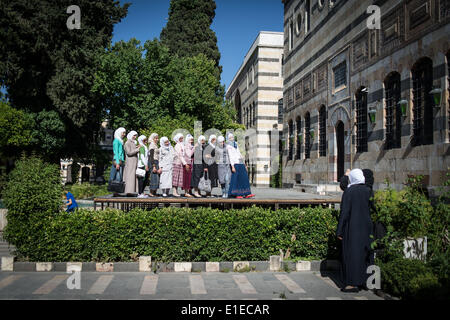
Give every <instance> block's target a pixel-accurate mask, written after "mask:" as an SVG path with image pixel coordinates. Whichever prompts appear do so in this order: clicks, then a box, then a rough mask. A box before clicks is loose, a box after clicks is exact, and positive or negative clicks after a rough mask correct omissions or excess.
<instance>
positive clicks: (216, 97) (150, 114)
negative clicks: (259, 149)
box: [93, 39, 239, 136]
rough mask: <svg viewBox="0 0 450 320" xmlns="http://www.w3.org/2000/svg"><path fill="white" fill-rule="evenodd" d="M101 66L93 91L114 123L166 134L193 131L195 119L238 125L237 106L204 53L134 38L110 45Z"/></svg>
mask: <svg viewBox="0 0 450 320" xmlns="http://www.w3.org/2000/svg"><path fill="white" fill-rule="evenodd" d="M100 66H101V67H100V69H99V71H98V72H97V74H96V80H95V83H94V87H93V91H94V92H96V93H98V94H99V95H100V96H101V98H102V104H103V106H104V108H105V110H107V112H108V117H109V119H110V120H111V125H112V127H113V128H117V127H120V126H122V127H125V128H126V129H127V130H136V131H138V130H144V131H149V130H153V129H154V128H158V129H159V130H160V131H159V132H158V133H159V134H160V136H162V135H163V132H164V133H167V134H170V133H172V131H173V130H174V129H178V128H183V129H186V130H189V131H190V129H191V128H193V127H194V122H195V121H202V126H203V128H216V129H219V130H224V129H228V128H230V129H236V128H237V127H239V126H238V125H236V124H234V123H233V119H234V112H235V111H234V109H233V108H232V107H231V105H230V104H229V103H225V102H224V99H223V97H224V88H223V86H221V85H220V82H219V80H218V79H217V78H216V77H215V76H214V72H215V66H214V62H213V61H212V60H209V59H208V58H207V57H206V56H205V55H203V54H199V55H197V56H193V57H179V56H173V55H171V54H170V53H169V49H168V48H167V47H165V46H164V45H162V44H161V43H160V42H159V41H158V40H156V39H155V40H153V41H147V42H146V43H145V44H144V46H141V44H140V42H139V41H138V40H136V39H131V40H130V41H128V42H123V41H121V42H118V43H116V44H115V45H114V46H112V47H111V48H109V49H108V50H107V51H106V52H105V53H104V54H103V56H102V57H101V59H100ZM160 124H162V126H161V125H160ZM167 124H170V125H167ZM179 125H183V127H180V126H179ZM175 126H178V127H176V128H175ZM169 129H170V130H169ZM191 132H192V131H191Z"/></svg>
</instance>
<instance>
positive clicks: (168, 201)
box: [94, 197, 341, 211]
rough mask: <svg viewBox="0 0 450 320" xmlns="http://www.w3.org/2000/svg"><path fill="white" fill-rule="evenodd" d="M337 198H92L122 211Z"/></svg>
mask: <svg viewBox="0 0 450 320" xmlns="http://www.w3.org/2000/svg"><path fill="white" fill-rule="evenodd" d="M340 202H341V201H340V200H339V199H301V200H300V199H256V198H252V199H227V198H184V197H181V198H172V197H171V198H163V197H156V198H148V199H138V198H134V197H129V198H120V197H105V198H95V199H94V210H97V208H98V209H101V210H104V209H105V208H115V209H120V210H124V211H130V210H132V209H134V208H141V209H148V210H151V209H153V208H163V207H169V206H173V207H185V208H192V207H194V208H195V207H210V208H221V209H235V208H245V207H251V206H258V207H263V208H272V209H274V210H277V209H280V208H291V207H298V208H302V207H308V206H311V207H317V206H322V207H331V208H335V207H336V204H340Z"/></svg>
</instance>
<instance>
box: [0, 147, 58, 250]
mask: <svg viewBox="0 0 450 320" xmlns="http://www.w3.org/2000/svg"><path fill="white" fill-rule="evenodd" d="M61 200H62V184H61V177H60V172H59V166H58V165H54V164H47V163H45V162H43V161H42V160H41V159H40V158H38V157H35V156H31V157H25V156H22V158H21V159H20V160H18V161H16V163H15V168H14V170H13V171H11V173H10V175H9V181H8V182H7V184H6V187H5V190H4V191H3V201H4V204H5V207H6V208H7V209H8V214H7V217H6V218H7V220H8V224H7V225H6V228H5V230H4V237H5V239H6V240H7V241H8V242H9V243H11V244H14V245H17V246H18V247H27V246H30V247H33V246H34V245H35V244H33V243H29V242H30V240H31V239H32V238H33V234H34V233H35V234H40V233H41V230H42V229H43V228H45V225H46V223H47V222H48V221H49V220H51V219H52V216H54V215H55V213H56V212H59V211H60V210H61V205H62V201H61Z"/></svg>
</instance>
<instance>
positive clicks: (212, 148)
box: [205, 135, 219, 197]
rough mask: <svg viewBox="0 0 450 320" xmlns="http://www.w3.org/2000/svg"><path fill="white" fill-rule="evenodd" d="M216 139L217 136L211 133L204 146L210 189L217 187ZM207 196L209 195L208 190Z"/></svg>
mask: <svg viewBox="0 0 450 320" xmlns="http://www.w3.org/2000/svg"><path fill="white" fill-rule="evenodd" d="M216 141H217V137H216V136H215V135H211V136H210V137H209V141H208V146H207V147H206V149H205V151H206V156H205V158H206V163H207V164H208V179H209V180H211V190H212V189H213V188H217V180H218V179H219V173H218V167H217V163H216ZM206 196H207V197H210V196H211V193H210V192H209V193H208V194H207V195H206Z"/></svg>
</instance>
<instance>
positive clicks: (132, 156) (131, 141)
mask: <svg viewBox="0 0 450 320" xmlns="http://www.w3.org/2000/svg"><path fill="white" fill-rule="evenodd" d="M137 135H138V134H137V132H136V131H131V132H130V133H129V134H128V135H127V142H125V148H124V149H125V155H126V160H125V170H124V173H123V179H124V181H125V193H137V192H138V180H137V176H136V169H137V165H138V153H139V147H138V146H137V145H136V139H137Z"/></svg>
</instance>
